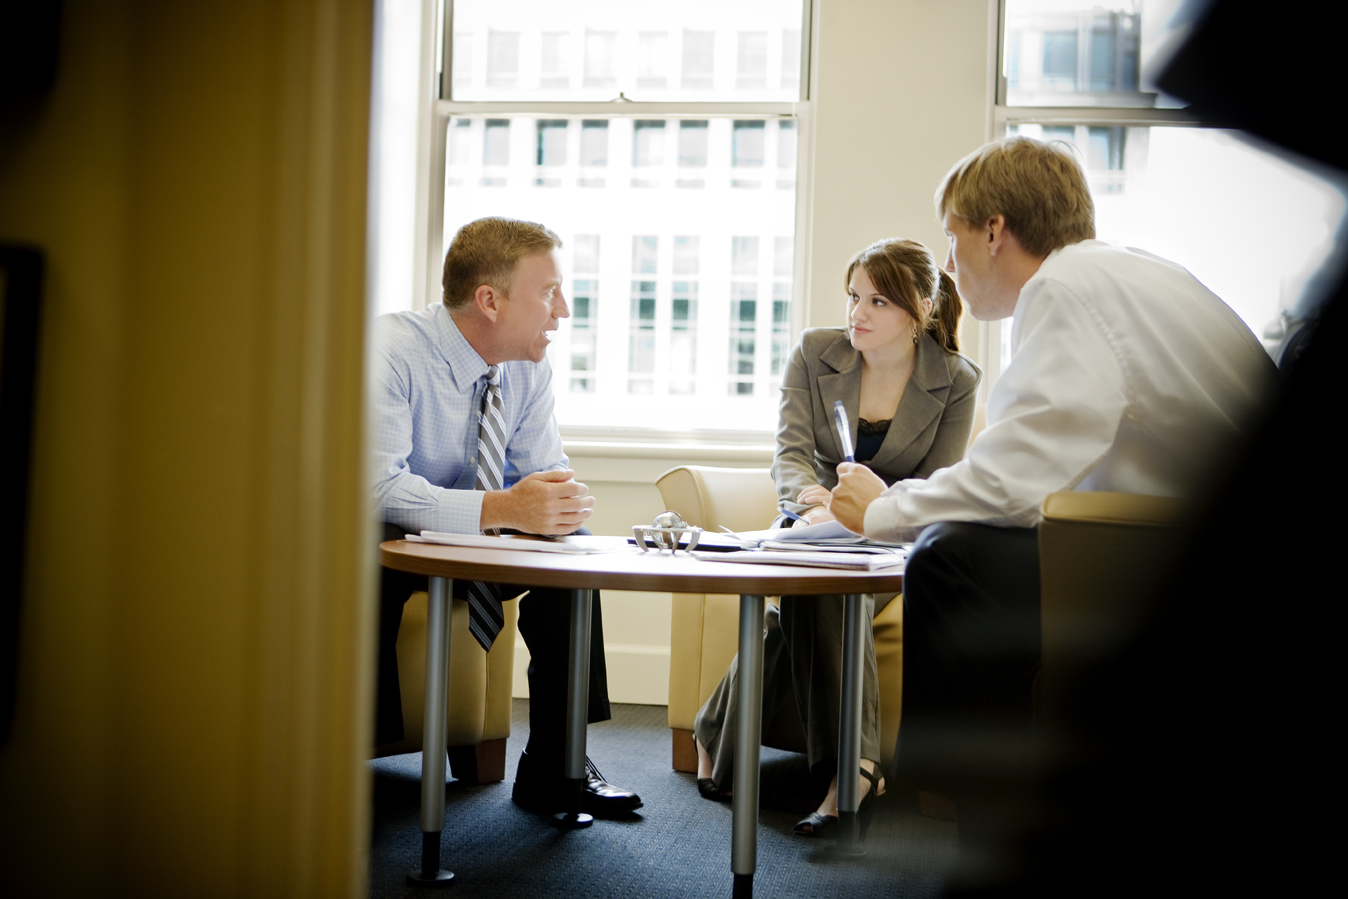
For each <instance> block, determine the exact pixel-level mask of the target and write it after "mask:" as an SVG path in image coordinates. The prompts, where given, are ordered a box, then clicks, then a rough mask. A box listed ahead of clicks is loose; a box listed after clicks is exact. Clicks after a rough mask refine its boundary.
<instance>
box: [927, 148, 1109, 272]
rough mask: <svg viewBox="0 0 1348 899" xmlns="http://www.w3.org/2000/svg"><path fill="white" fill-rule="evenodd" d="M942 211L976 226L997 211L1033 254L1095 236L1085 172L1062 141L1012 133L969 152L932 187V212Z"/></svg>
mask: <svg viewBox="0 0 1348 899" xmlns="http://www.w3.org/2000/svg"><path fill="white" fill-rule="evenodd" d="M947 212H951V213H954V214H955V215H957V216H959V217H960V218H962V219H964V220H965V221H966V222H969V223H970V224H973V225H979V226H981V225H982V224H983V223H984V222H986V221H987V220H988V219H990V218H992V217H993V216H995V215H1001V216H1002V217H1003V218H1004V219H1005V220H1006V228H1007V230H1008V231H1010V232H1011V233H1012V234H1014V235H1015V236H1016V240H1018V241H1020V245H1021V246H1022V247H1024V248H1025V250H1026V252H1029V253H1032V254H1034V255H1035V256H1047V255H1048V254H1049V253H1051V252H1053V251H1054V250H1056V249H1058V248H1059V247H1065V246H1068V245H1069V244H1074V243H1078V242H1080V241H1083V240H1090V239H1092V238H1094V237H1095V203H1094V202H1093V201H1092V200H1091V192H1090V188H1088V187H1087V186H1086V175H1085V173H1084V172H1082V171H1081V165H1080V164H1079V163H1078V162H1077V160H1076V156H1075V155H1073V152H1072V148H1071V146H1070V145H1068V144H1066V143H1064V142H1063V141H1051V142H1047V143H1046V142H1044V141H1039V140H1034V139H1033V138H1029V137H1024V136H1021V135H1012V136H1011V137H1004V138H1002V139H1001V140H995V141H993V142H992V143H990V144H985V145H984V146H982V147H980V148H979V149H977V150H975V151H974V152H972V153H970V154H969V155H968V156H966V157H964V158H963V159H961V160H960V161H959V162H957V163H955V166H954V168H952V169H951V170H950V171H949V172H947V173H946V176H945V178H943V179H942V180H941V184H940V186H939V187H937V188H936V215H937V217H938V218H942V219H944V218H945V214H946V213H947Z"/></svg>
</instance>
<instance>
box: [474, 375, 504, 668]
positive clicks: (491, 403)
mask: <svg viewBox="0 0 1348 899" xmlns="http://www.w3.org/2000/svg"><path fill="white" fill-rule="evenodd" d="M486 382H487V389H486V390H485V391H483V393H482V409H481V411H480V412H479V413H478V431H477V489H478V490H500V489H501V488H502V486H503V485H504V483H505V443H506V433H505V430H506V428H505V407H504V404H503V403H502V402H501V369H500V367H499V366H495V365H489V366H487V374H486ZM483 533H486V534H499V533H500V531H499V530H498V529H497V528H487V529H486V530H485V531H484V532H483ZM504 624H505V615H504V613H503V612H502V611H501V593H500V590H499V589H498V587H497V585H496V584H487V583H483V582H482V581H470V582H469V584H468V629H469V630H470V631H472V633H473V636H474V637H475V638H476V639H477V642H478V643H480V644H481V645H482V648H483V649H486V650H490V649H491V645H492V643H493V642H494V641H495V640H496V635H497V634H499V633H500V632H501V628H502V627H503V626H504Z"/></svg>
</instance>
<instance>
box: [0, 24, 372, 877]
mask: <svg viewBox="0 0 1348 899" xmlns="http://www.w3.org/2000/svg"><path fill="white" fill-rule="evenodd" d="M371 20H372V11H371V8H370V4H369V3H368V2H367V3H360V2H337V0H312V2H300V0H282V2H263V0H251V2H249V0H239V2H228V3H226V2H218V0H217V2H193V3H190V4H188V3H176V2H159V3H154V2H139V3H136V2H129V0H127V2H111V0H109V2H98V0H68V2H66V3H64V4H63V30H62V44H61V55H60V60H61V68H60V73H59V77H58V83H57V85H56V87H55V88H54V89H53V90H52V91H51V92H50V94H48V95H47V96H45V97H43V98H40V99H37V100H33V101H24V102H17V103H8V104H5V105H4V106H3V108H0V239H4V240H21V241H26V242H30V243H34V244H37V245H39V246H40V247H42V248H43V249H44V250H45V251H46V253H47V260H48V266H49V268H48V280H47V290H46V296H45V302H46V306H45V310H44V311H45V320H44V322H43V332H42V340H41V345H40V348H39V349H40V354H41V368H40V372H39V379H40V382H39V391H38V397H37V411H36V415H37V423H36V429H37V432H36V446H35V459H36V462H35V467H34V471H33V478H32V503H33V506H32V515H31V520H30V527H29V532H30V534H31V545H30V552H29V556H28V574H27V588H26V591H25V597H24V600H25V604H24V608H23V616H24V617H23V621H22V625H21V633H20V647H19V695H18V711H17V716H16V720H15V729H14V732H13V734H12V736H11V738H10V740H9V741H8V743H7V744H6V745H5V746H4V747H3V748H2V749H0V894H3V895H7V896H24V897H30V896H44V895H66V894H77V895H81V896H98V895H109V896H121V895H131V894H135V895H137V896H160V895H171V896H179V895H192V896H235V895H250V896H267V895H278V896H309V895H315V896H317V895H321V896H342V895H346V896H357V895H362V894H363V893H364V890H365V853H366V847H367V845H368V774H367V771H366V768H365V766H364V765H363V764H362V758H363V754H364V753H365V751H366V748H367V747H368V745H369V740H370V735H369V719H370V708H371V705H370V702H371V699H370V695H369V694H370V692H371V691H370V690H369V684H370V682H371V678H372V674H371V671H372V665H371V664H370V656H371V655H372V651H373V641H372V638H369V637H368V635H369V634H370V633H371V627H370V625H371V623H372V622H373V607H372V603H371V602H370V593H369V590H368V589H367V582H368V576H369V564H368V563H369V561H370V560H369V558H368V545H369V544H368V538H367V535H366V534H365V533H364V530H365V525H364V514H363V509H364V499H363V496H364V490H363V489H362V487H361V479H362V478H361V472H362V466H361V458H362V454H361V427H362V424H361V417H360V412H361V396H362V389H361V373H362V369H363V341H364V329H365V317H366V315H365V308H364V289H363V288H364V271H363V269H364V265H363V260H364V231H365V191H366V178H365V157H366V147H367V142H368V137H367V135H368V115H369V54H370V50H369V48H370V23H371Z"/></svg>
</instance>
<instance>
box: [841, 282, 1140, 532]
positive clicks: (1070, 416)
mask: <svg viewBox="0 0 1348 899" xmlns="http://www.w3.org/2000/svg"><path fill="white" fill-rule="evenodd" d="M1022 311H1023V314H1021V313H1022ZM1017 313H1018V314H1017V317H1016V322H1015V326H1014V327H1015V328H1016V332H1015V333H1013V342H1014V343H1016V344H1018V346H1017V349H1016V353H1015V356H1014V357H1013V358H1012V361H1011V364H1010V365H1009V366H1008V367H1007V369H1006V372H1005V373H1004V374H1003V375H1002V377H1001V378H1000V380H998V382H997V384H996V385H995V386H994V387H993V389H992V394H991V395H990V397H989V399H988V422H989V424H988V426H987V428H986V429H984V431H983V432H982V433H981V434H979V435H978V438H977V439H976V440H975V441H974V443H973V445H972V446H971V447H970V448H969V452H968V455H967V456H966V457H965V458H964V459H963V460H962V461H960V462H959V463H957V464H955V465H953V466H951V467H949V468H945V469H942V470H940V471H938V472H936V473H935V474H933V475H932V476H931V477H930V478H929V479H927V480H925V481H923V480H907V481H900V482H898V483H896V484H894V486H892V487H890V488H889V489H888V490H886V491H885V492H884V494H882V495H881V497H880V498H879V499H877V500H876V501H875V502H873V503H871V505H870V506H869V507H868V508H867V509H866V519H865V531H866V536H868V537H871V538H873V539H879V540H902V539H911V537H912V536H913V535H914V532H915V531H916V530H917V529H920V528H922V527H925V526H926V525H929V524H933V523H935V522H938V521H978V522H983V523H986V524H993V525H1002V526H1011V527H1032V526H1034V525H1037V524H1038V523H1039V521H1040V518H1041V512H1040V505H1041V503H1042V502H1043V500H1044V498H1045V497H1046V496H1048V494H1050V493H1053V492H1056V491H1060V490H1071V489H1072V488H1073V487H1075V486H1076V485H1077V484H1078V483H1080V481H1081V480H1082V478H1084V477H1085V476H1086V475H1087V474H1088V473H1089V472H1090V470H1091V468H1092V467H1094V466H1095V465H1096V463H1098V462H1099V461H1100V459H1101V458H1102V457H1103V456H1104V455H1105V454H1106V453H1107V452H1108V451H1109V449H1110V447H1111V446H1112V445H1113V443H1114V438H1115V435H1116V433H1117V432H1118V428H1119V423H1120V422H1121V421H1122V419H1123V416H1124V414H1125V412H1126V410H1127V408H1128V397H1127V387H1126V379H1125V376H1124V371H1123V369H1122V367H1121V365H1120V362H1119V358H1120V357H1119V354H1118V353H1117V352H1116V350H1115V347H1114V346H1113V345H1112V343H1111V340H1110V338H1109V335H1108V333H1107V331H1106V329H1105V326H1104V323H1103V322H1101V321H1100V320H1099V319H1098V318H1097V317H1096V315H1095V314H1094V313H1093V312H1092V311H1091V310H1090V308H1089V307H1088V306H1087V305H1086V304H1085V303H1083V302H1082V298H1081V297H1080V296H1078V295H1077V294H1076V293H1075V292H1074V291H1072V290H1071V289H1070V288H1069V287H1067V286H1066V285H1064V284H1062V283H1061V282H1058V281H1054V280H1052V279H1036V280H1034V281H1032V282H1030V283H1029V284H1027V285H1026V287H1025V289H1024V290H1023V291H1022V292H1021V296H1020V299H1019V301H1018V304H1017Z"/></svg>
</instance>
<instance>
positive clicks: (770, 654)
mask: <svg viewBox="0 0 1348 899" xmlns="http://www.w3.org/2000/svg"><path fill="white" fill-rule="evenodd" d="M892 598H893V594H884V595H882V596H881V597H880V607H881V608H884V605H885V604H886V603H887V602H888V601H889V600H890V599H892ZM781 603H782V604H781V608H780V610H778V608H777V607H776V606H769V607H768V610H767V614H766V615H765V616H764V626H763V733H765V734H766V733H769V732H770V731H771V730H772V729H773V724H774V721H775V719H776V716H778V715H799V718H800V728H801V730H802V731H803V732H804V734H805V752H806V758H807V759H808V761H809V765H810V772H811V773H812V774H813V775H814V776H815V777H816V778H820V779H824V780H827V779H831V778H832V777H833V775H834V774H836V773H837V768H838V716H839V712H840V710H841V699H842V642H843V634H842V631H843V598H842V596H840V595H837V594H834V595H829V596H783V597H782V600H781ZM875 606H876V598H875V597H872V596H867V597H866V614H867V615H868V616H870V617H872V618H873V617H874V615H875ZM864 630H865V633H866V638H865V645H864V646H863V647H862V652H863V659H864V666H863V673H862V694H861V757H862V758H864V759H870V760H872V761H874V762H875V763H876V764H879V761H880V698H879V676H878V674H877V672H876V667H875V637H874V635H873V634H872V632H871V629H870V628H865V629H864ZM738 676H739V656H738V655H736V656H735V658H734V660H733V661H732V662H731V663H730V670H729V671H727V672H726V675H725V677H723V678H721V682H720V683H719V684H717V686H716V689H715V690H713V691H712V694H711V696H709V697H708V698H707V702H706V703H705V704H704V705H703V706H702V708H701V709H699V710H698V713H697V718H696V719H694V722H693V732H694V734H696V736H697V740H698V742H699V743H701V744H702V745H703V746H704V747H706V749H707V752H708V753H710V755H711V758H712V780H713V781H715V782H716V785H717V786H718V787H720V788H721V789H723V790H728V789H730V788H731V781H732V779H733V776H734V775H733V772H734V767H735V763H734V758H735V727H734V723H735V720H736V716H737V715H738V713H739V712H738V709H739V703H738V701H737V699H736V683H737V678H738Z"/></svg>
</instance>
